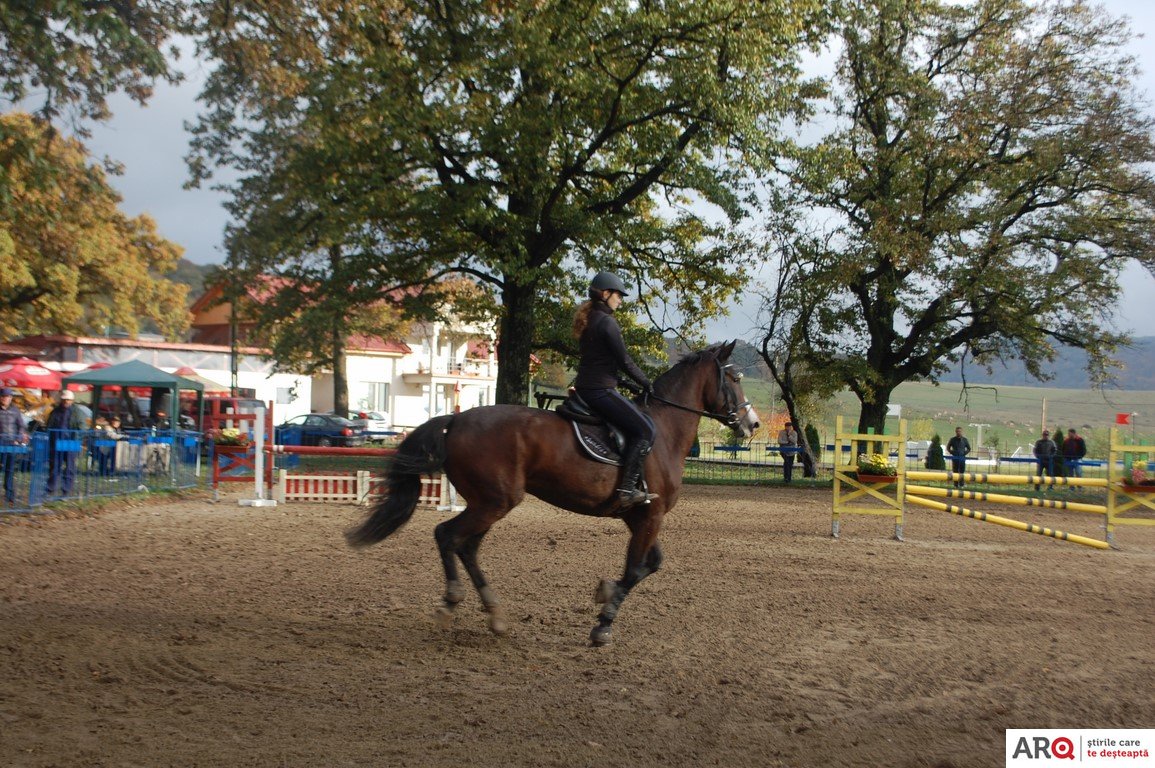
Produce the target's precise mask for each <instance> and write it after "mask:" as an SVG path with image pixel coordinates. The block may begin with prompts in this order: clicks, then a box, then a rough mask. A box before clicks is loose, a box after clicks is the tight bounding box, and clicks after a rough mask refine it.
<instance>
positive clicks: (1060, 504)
mask: <svg viewBox="0 0 1155 768" xmlns="http://www.w3.org/2000/svg"><path fill="white" fill-rule="evenodd" d="M909 476H910V475H909V473H908V474H907V477H909ZM906 492H907V493H913V494H916V495H918V496H945V497H947V498H952V499H973V500H974V501H991V502H995V503H996V504H1017V505H1019V506H1020V507H1045V508H1047V509H1069V510H1071V511H1072V512H1091V513H1093V514H1096V515H1105V514H1107V507H1106V506H1105V505H1103V504H1084V503H1083V502H1079V501H1064V500H1062V499H1037V498H1033V497H1030V496H1007V495H1006V494H1003V493H985V492H983V491H964V490H962V489H960V488H935V487H934V486H930V485H908V486H906Z"/></svg>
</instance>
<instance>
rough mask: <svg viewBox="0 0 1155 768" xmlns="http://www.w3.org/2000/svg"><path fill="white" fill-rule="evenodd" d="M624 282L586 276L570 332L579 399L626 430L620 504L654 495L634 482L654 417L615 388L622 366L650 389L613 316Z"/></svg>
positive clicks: (605, 276)
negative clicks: (585, 296) (584, 295)
mask: <svg viewBox="0 0 1155 768" xmlns="http://www.w3.org/2000/svg"><path fill="white" fill-rule="evenodd" d="M625 295H626V286H625V283H623V282H622V280H621V278H620V277H618V276H617V275H615V274H614V273H612V272H598V273H597V274H596V275H594V279H593V280H591V281H590V288H589V297H590V300H589V301H587V302H585V303H584V304H582V305H581V307H579V308H578V311H577V314H576V315H575V316H574V321H573V332H574V336H575V337H577V339H578V342H579V346H580V349H581V359H580V360H579V361H578V369H577V377H576V378H575V379H574V388H575V389H577V392H578V394H579V395H580V396H581V398H582V399H583V400H585V402H586V403H587V404H588V405H589V407H590V408H592V409H593V410H594V411H596V412H597V413H598V415H600V416H601V417H602V418H604V419H605V420H606V421H608V422H610V423H611V424H613V425H614V426H616V427H618V429H620V430H622V432H623V433H625V435H626V438H627V439H628V441H629V442H628V443H627V445H626V450H625V455H624V456H623V457H622V467H623V470H622V487H621V488H619V489H618V497H619V498H620V499H621V502H622V506H624V507H632V506H634V505H635V504H641V503H643V502H648V501H650V500H652V499H656V498H658V497H657V495H656V494H652V493H646V492H645V491H643V490H641V489H640V488H638V483H639V481H640V480H641V476H642V466H643V465H644V464H645V462H646V456H648V455H649V454H650V450H651V449H652V448H653V447H654V422H653V420H652V419H651V418H650V417H649V416H648V415H646V414H644V413H642V411H641V409H639V408H638V406H637V405H635V404H634V403H633V402H631V401H630V400H628V399H626V398H625V397H623V396H622V395H621V393H619V392H618V391H617V383H618V378H617V373H618V371H619V370H621V371H625V372H626V373H628V374H629V375H630V378H632V379H633V380H634V381H636V382H637V383H638V384H639V385H641V387H642V390H643V391H644V392H645V393H646V394H649V393H650V392H651V391H652V390H653V385H651V384H650V380H649V378H647V377H646V374H645V373H643V372H642V369H641V368H639V367H638V366H637V364H636V363H635V362H634V361H633V359H632V358H631V357H630V354H629V353H628V352H627V351H626V345H625V342H623V341H622V329H621V327H620V326H619V325H618V321H617V320H615V319H614V310H616V309H617V308H618V307H619V306H621V304H622V297H623V296H625Z"/></svg>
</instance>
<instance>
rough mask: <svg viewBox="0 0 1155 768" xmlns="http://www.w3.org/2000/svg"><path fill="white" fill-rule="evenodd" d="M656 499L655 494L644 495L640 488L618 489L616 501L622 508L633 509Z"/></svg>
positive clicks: (656, 495)
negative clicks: (619, 502)
mask: <svg viewBox="0 0 1155 768" xmlns="http://www.w3.org/2000/svg"><path fill="white" fill-rule="evenodd" d="M656 498H658V494H656V493H646V492H645V491H643V490H642V489H641V488H619V489H618V499H619V500H620V501H621V502H622V506H623V507H635V506H637V505H638V504H649V503H650V502H651V501H653V500H654V499H656Z"/></svg>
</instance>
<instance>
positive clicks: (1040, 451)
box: [1035, 429, 1059, 491]
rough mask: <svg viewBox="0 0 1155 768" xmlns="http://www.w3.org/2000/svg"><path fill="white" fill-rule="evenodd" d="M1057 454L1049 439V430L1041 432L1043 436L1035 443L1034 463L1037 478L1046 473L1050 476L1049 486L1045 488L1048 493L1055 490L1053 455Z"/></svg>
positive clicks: (1037, 487) (1056, 448)
mask: <svg viewBox="0 0 1155 768" xmlns="http://www.w3.org/2000/svg"><path fill="white" fill-rule="evenodd" d="M1058 452H1059V449H1058V446H1056V445H1055V441H1054V440H1052V439H1051V433H1050V431H1049V430H1046V429H1044V430H1043V436H1042V437H1040V438H1039V439H1038V440H1036V441H1035V461H1036V462H1037V463H1038V466H1039V468H1038V473H1039V477H1040V478H1041V477H1042V476H1043V473H1044V472H1046V473H1047V474H1048V475H1050V476H1051V484H1050V485H1049V486H1047V490H1048V491H1053V490H1055V482H1054V480H1055V454H1056V453H1058ZM1035 490H1036V491H1037V490H1039V486H1038V485H1036V486H1035Z"/></svg>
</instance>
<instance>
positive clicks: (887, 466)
mask: <svg viewBox="0 0 1155 768" xmlns="http://www.w3.org/2000/svg"><path fill="white" fill-rule="evenodd" d="M858 474H860V475H870V476H874V477H894V476H895V475H897V474H898V469H897V468H895V466H894V465H893V464H891V463H890V459H888V458H887V457H886V456H883V455H882V454H881V453H872V454H870V455H869V456H868V455H867V454H865V453H860V454H858Z"/></svg>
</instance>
